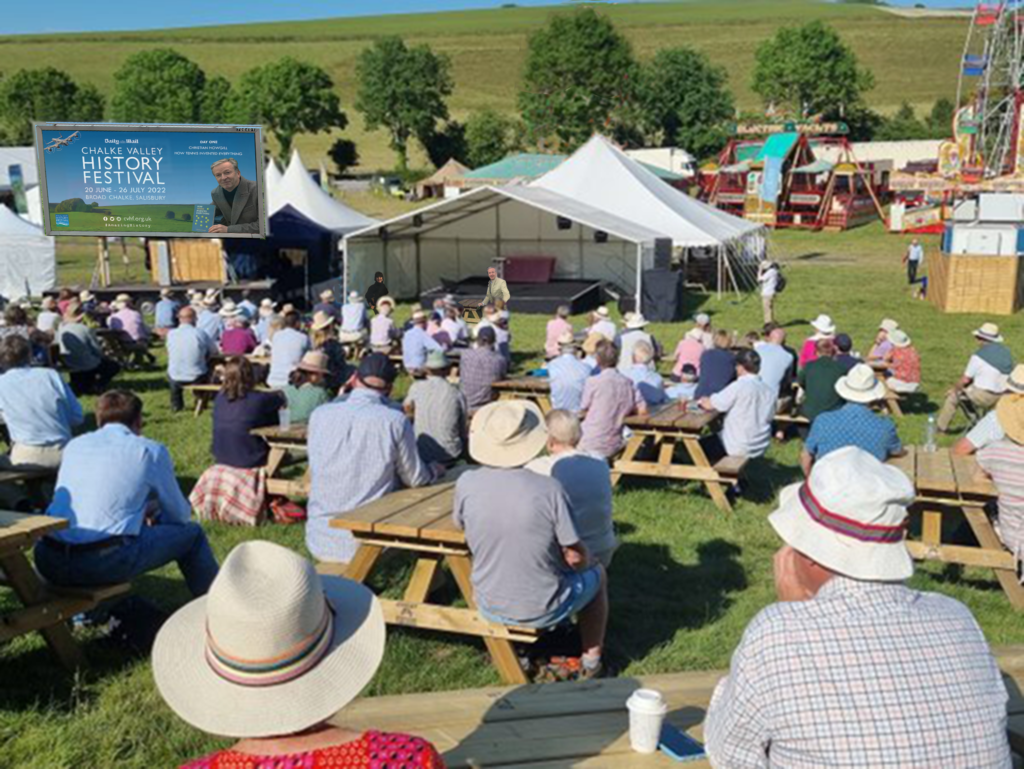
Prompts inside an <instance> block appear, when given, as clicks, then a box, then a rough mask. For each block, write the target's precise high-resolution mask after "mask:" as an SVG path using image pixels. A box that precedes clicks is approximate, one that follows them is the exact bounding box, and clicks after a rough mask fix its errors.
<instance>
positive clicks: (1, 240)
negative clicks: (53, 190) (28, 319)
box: [0, 205, 57, 299]
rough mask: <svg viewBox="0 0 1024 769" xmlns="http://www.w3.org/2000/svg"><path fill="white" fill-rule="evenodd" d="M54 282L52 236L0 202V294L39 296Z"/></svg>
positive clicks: (52, 285)
mask: <svg viewBox="0 0 1024 769" xmlns="http://www.w3.org/2000/svg"><path fill="white" fill-rule="evenodd" d="M56 285H57V258H56V256H55V253H54V245H53V238H52V237H49V236H47V235H44V234H43V231H42V229H41V228H39V227H36V226H35V225H34V224H32V223H31V222H27V221H25V220H24V219H23V218H21V217H20V216H18V215H17V214H16V213H14V212H13V211H11V209H9V208H8V207H7V206H3V205H0V295H2V296H4V297H6V298H7V299H18V298H21V297H27V296H40V295H41V294H42V293H43V292H44V291H52V290H53V289H54V288H55V287H56Z"/></svg>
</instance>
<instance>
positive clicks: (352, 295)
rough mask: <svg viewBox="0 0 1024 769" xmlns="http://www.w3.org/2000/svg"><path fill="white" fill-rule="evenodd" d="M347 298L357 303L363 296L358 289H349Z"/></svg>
mask: <svg viewBox="0 0 1024 769" xmlns="http://www.w3.org/2000/svg"><path fill="white" fill-rule="evenodd" d="M348 300H349V301H350V302H352V303H358V302H361V301H363V297H362V296H361V295H360V293H359V292H358V291H350V292H349V294H348Z"/></svg>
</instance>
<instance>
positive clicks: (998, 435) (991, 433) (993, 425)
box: [952, 364, 1024, 456]
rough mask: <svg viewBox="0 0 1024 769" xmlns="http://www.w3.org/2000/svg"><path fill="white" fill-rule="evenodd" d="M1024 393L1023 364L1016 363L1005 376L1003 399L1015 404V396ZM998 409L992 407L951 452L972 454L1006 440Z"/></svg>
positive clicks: (965, 454) (1016, 399)
mask: <svg viewBox="0 0 1024 769" xmlns="http://www.w3.org/2000/svg"><path fill="white" fill-rule="evenodd" d="M1019 395H1024V364H1018V365H1017V366H1016V367H1014V369H1013V371H1012V372H1010V376H1008V377H1007V378H1006V394H1005V395H1004V396H1003V397H1002V398H1000V399H999V403H1002V402H1003V399H1007V400H1009V401H1010V402H1012V403H1014V404H1016V403H1017V401H1018V398H1017V397H1016V396H1019ZM999 414H1000V411H999V409H992V410H991V411H989V412H988V413H987V414H986V415H985V416H983V417H982V418H981V419H980V420H979V421H978V424H976V425H975V426H974V427H972V428H971V429H970V431H969V432H968V433H967V435H965V436H964V437H963V438H961V439H960V440H958V441H957V442H956V443H955V444H953V449H952V451H953V453H954V454H959V455H961V456H967V455H968V454H973V453H974V452H975V451H979V450H980V449H983V448H985V447H986V446H991V445H992V444H993V443H995V442H997V441H1002V440H1006V430H1005V429H1003V425H1002V423H1001V422H1000V421H999Z"/></svg>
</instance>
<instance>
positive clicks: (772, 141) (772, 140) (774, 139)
mask: <svg viewBox="0 0 1024 769" xmlns="http://www.w3.org/2000/svg"><path fill="white" fill-rule="evenodd" d="M799 138H800V134H797V133H788V134H775V135H774V136H769V137H768V141H766V142H765V143H764V146H763V147H761V151H760V152H759V153H758V155H757V159H758V160H759V161H764V160H767V159H768V158H779V159H785V158H786V157H787V156H788V155H789V152H790V150H792V149H793V145H794V144H796V142H797V139H799Z"/></svg>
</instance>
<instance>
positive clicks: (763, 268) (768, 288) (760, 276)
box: [757, 259, 779, 324]
mask: <svg viewBox="0 0 1024 769" xmlns="http://www.w3.org/2000/svg"><path fill="white" fill-rule="evenodd" d="M757 282H758V283H760V284H761V306H762V308H763V309H764V322H765V323H766V324H767V323H774V322H775V294H776V293H777V291H778V286H779V266H778V265H777V264H775V262H773V261H771V260H769V259H766V260H765V261H763V262H761V263H760V264H759V265H758V266H757Z"/></svg>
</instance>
